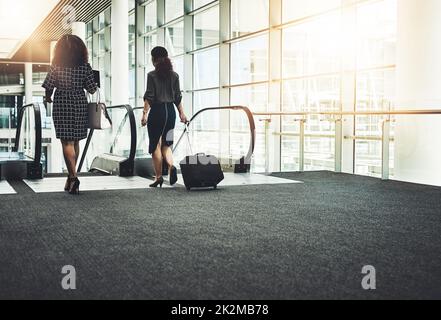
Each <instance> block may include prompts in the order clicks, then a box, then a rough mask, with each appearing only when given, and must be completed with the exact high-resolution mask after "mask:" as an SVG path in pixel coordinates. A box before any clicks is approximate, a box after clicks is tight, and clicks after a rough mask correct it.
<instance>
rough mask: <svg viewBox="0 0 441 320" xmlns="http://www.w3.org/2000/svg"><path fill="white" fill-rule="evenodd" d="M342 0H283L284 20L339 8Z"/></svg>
mask: <svg viewBox="0 0 441 320" xmlns="http://www.w3.org/2000/svg"><path fill="white" fill-rule="evenodd" d="M340 5H341V0H307V1H305V0H283V2H282V6H283V11H282V13H283V21H284V22H286V21H291V20H296V19H299V18H304V17H307V16H311V15H314V14H318V13H322V12H325V11H327V10H329V9H334V8H338V7H339V6H340Z"/></svg>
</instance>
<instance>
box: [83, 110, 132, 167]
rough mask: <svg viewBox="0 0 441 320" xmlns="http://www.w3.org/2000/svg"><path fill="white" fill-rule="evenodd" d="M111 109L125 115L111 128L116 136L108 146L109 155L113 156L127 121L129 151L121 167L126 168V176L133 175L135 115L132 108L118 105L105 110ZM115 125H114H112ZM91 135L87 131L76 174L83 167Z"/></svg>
mask: <svg viewBox="0 0 441 320" xmlns="http://www.w3.org/2000/svg"><path fill="white" fill-rule="evenodd" d="M112 109H123V110H125V111H126V112H125V114H124V116H123V118H122V120H121V122H120V123H119V125H118V126H117V127H116V126H115V127H113V129H115V130H116V134H115V137H114V139H113V141H112V142H111V144H110V146H109V152H110V153H111V154H113V152H114V149H115V146H116V144H117V143H118V141H119V138H120V135H121V132H122V130H123V127H124V125H125V124H126V122H127V120H128V121H129V125H130V150H129V155H128V156H127V160H125V161H124V163H123V164H122V165H123V166H125V167H126V168H127V171H128V174H129V175H130V174H133V168H134V162H135V155H136V121H135V115H134V113H133V108H132V107H131V106H130V105H128V104H125V105H119V106H110V107H107V110H112ZM114 125H116V124H114ZM93 133H94V130H93V129H91V130H90V131H89V134H88V136H87V140H86V145H85V147H84V150H83V154H82V156H81V160H80V162H79V165H78V169H77V171H78V172H81V169H82V167H83V164H84V161H85V159H86V156H87V152H88V150H89V146H90V143H91V140H92V137H93Z"/></svg>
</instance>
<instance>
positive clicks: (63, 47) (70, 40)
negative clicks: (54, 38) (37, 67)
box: [52, 34, 89, 68]
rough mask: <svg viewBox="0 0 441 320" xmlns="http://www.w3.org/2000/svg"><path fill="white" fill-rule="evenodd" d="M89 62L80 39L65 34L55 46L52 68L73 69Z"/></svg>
mask: <svg viewBox="0 0 441 320" xmlns="http://www.w3.org/2000/svg"><path fill="white" fill-rule="evenodd" d="M87 62H89V53H88V51H87V48H86V45H85V44H84V42H83V40H81V38H80V37H77V36H74V35H70V34H66V35H64V36H62V37H61V39H60V40H58V42H57V44H56V46H55V52H54V58H53V60H52V65H53V66H58V67H68V68H73V67H77V66H81V65H83V64H85V63H87Z"/></svg>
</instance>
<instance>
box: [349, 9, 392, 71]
mask: <svg viewBox="0 0 441 320" xmlns="http://www.w3.org/2000/svg"><path fill="white" fill-rule="evenodd" d="M397 10H398V9H397V1H396V0H386V1H380V2H376V3H372V4H367V5H362V6H359V7H358V8H357V34H358V37H357V38H358V43H357V44H358V45H357V67H358V68H369V67H378V66H384V65H391V64H395V55H396V34H397Z"/></svg>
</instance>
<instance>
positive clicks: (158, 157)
mask: <svg viewBox="0 0 441 320" xmlns="http://www.w3.org/2000/svg"><path fill="white" fill-rule="evenodd" d="M152 159H153V168H154V169H155V175H156V180H158V179H160V178H161V177H162V154H161V141H160V142H159V143H158V146H157V147H156V150H155V151H154V152H153V154H152Z"/></svg>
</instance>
